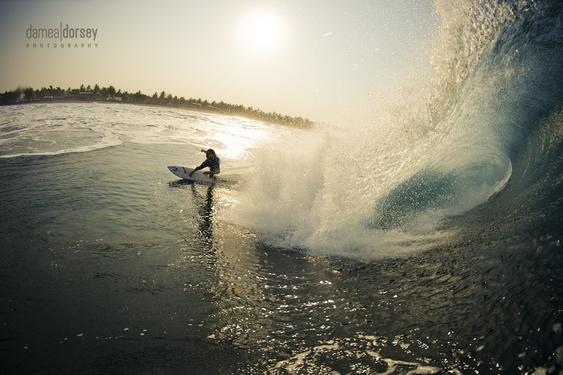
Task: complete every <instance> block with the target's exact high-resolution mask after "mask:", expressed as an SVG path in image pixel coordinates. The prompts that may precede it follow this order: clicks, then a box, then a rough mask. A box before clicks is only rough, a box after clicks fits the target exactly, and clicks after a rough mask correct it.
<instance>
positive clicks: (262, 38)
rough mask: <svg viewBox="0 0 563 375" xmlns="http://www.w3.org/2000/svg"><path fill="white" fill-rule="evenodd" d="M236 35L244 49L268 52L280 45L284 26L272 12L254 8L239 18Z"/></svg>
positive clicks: (262, 52) (261, 52) (259, 52)
mask: <svg viewBox="0 0 563 375" xmlns="http://www.w3.org/2000/svg"><path fill="white" fill-rule="evenodd" d="M238 36H239V41H240V43H241V45H242V46H243V47H244V48H245V49H246V50H249V51H252V52H254V53H258V54H270V53H272V52H274V51H276V50H278V49H279V48H280V47H281V44H282V42H283V36H284V28H283V25H282V22H281V19H280V17H279V16H277V15H276V14H275V13H274V12H271V11H267V10H254V11H251V12H248V13H247V14H245V15H243V17H242V18H241V19H240V23H239V33H238Z"/></svg>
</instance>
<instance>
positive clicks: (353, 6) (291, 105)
mask: <svg viewBox="0 0 563 375" xmlns="http://www.w3.org/2000/svg"><path fill="white" fill-rule="evenodd" d="M59 22H62V23H63V24H67V23H68V24H69V25H70V26H73V27H95V28H97V29H98V34H97V43H98V47H97V48H91V49H87V48H64V49H61V48H52V47H51V48H42V49H41V48H35V49H34V48H29V47H26V43H27V42H30V40H29V39H26V29H27V28H28V27H29V25H30V24H32V25H33V26H34V27H58V25H59ZM435 30H436V19H435V15H434V12H433V8H432V3H431V1H429V0H396V1H385V0H341V1H336V0H331V1H327V0H274V1H246V0H206V1H186V0H183V1H180V0H178V1H174V0H160V1H145V0H135V1H126V0H113V1H109V0H108V1H106V0H103V1H102V0H91V1H88V0H83V1H32V0H28V1H0V46H1V51H2V52H1V53H0V90H2V91H4V90H8V89H14V88H16V87H17V86H32V87H40V86H48V85H50V84H52V85H53V86H61V87H68V86H72V87H77V86H79V85H80V84H81V83H84V84H91V85H93V84H95V83H98V84H100V85H110V84H112V85H114V86H115V87H117V88H122V89H126V90H128V91H136V90H142V91H143V92H144V93H148V94H152V93H153V92H155V91H159V92H160V91H161V90H165V91H166V92H170V93H172V94H176V95H178V96H185V97H186V98H187V97H201V98H206V99H209V100H218V101H219V100H223V101H226V102H231V103H237V104H244V105H250V106H254V107H257V108H260V109H263V110H265V111H278V112H282V113H287V114H291V115H302V116H307V117H310V118H312V119H314V120H321V121H331V122H334V121H347V120H349V119H351V118H354V117H355V115H360V114H362V113H365V112H366V109H367V108H368V107H369V105H370V100H371V95H372V94H373V92H374V91H375V90H379V89H381V88H383V87H386V86H389V85H392V84H393V83H395V82H396V81H397V79H398V78H399V77H400V76H401V75H402V74H404V73H405V72H406V71H408V69H409V67H410V66H411V65H412V64H414V62H415V61H416V60H421V58H422V59H423V58H426V57H427V54H428V47H429V45H430V42H431V39H432V36H433V35H434V33H435Z"/></svg>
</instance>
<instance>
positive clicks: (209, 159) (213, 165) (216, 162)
mask: <svg viewBox="0 0 563 375" xmlns="http://www.w3.org/2000/svg"><path fill="white" fill-rule="evenodd" d="M201 152H205V157H206V159H205V160H204V161H203V163H201V165H200V166H199V167H195V168H194V170H193V171H191V172H190V177H191V176H192V175H193V174H194V172H195V171H199V170H200V169H203V168H205V167H209V171H205V172H203V174H206V175H209V177H210V178H215V175H216V174H219V173H221V159H219V158H218V157H217V154H216V153H215V151H214V150H213V149H211V148H210V149H207V150H205V149H203V148H202V149H201Z"/></svg>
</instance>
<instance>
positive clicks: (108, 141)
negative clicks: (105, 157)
mask: <svg viewBox="0 0 563 375" xmlns="http://www.w3.org/2000/svg"><path fill="white" fill-rule="evenodd" d="M120 144H122V141H121V140H120V139H119V138H118V137H117V136H114V135H112V136H107V137H105V138H103V139H102V141H101V142H98V143H96V144H93V145H87V146H78V147H73V148H66V149H62V150H56V151H38V152H22V153H16V154H7V155H0V159H9V158H17V157H25V156H48V155H62V154H71V153H79V152H90V151H95V150H100V149H104V148H108V147H114V146H119V145H120Z"/></svg>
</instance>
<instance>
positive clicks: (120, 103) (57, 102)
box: [0, 99, 314, 129]
mask: <svg viewBox="0 0 563 375" xmlns="http://www.w3.org/2000/svg"><path fill="white" fill-rule="evenodd" d="M59 103H73V104H87V103H100V104H110V105H132V106H140V107H156V108H170V109H181V110H184V111H192V112H201V113H206V114H210V115H213V114H215V115H224V116H238V117H243V118H245V119H248V120H258V121H264V122H269V123H273V124H276V125H282V126H289V127H299V128H307V129H310V128H312V127H313V126H314V125H310V126H293V125H288V124H283V123H277V122H275V121H269V120H265V119H257V118H253V117H250V116H245V115H244V114H241V113H227V112H222V111H219V110H213V109H202V108H195V107H193V108H192V107H190V108H188V107H179V106H169V105H162V104H152V103H135V102H115V101H105V100H79V99H53V100H35V101H26V102H19V103H7V104H6V103H0V107H7V106H11V105H28V104H59Z"/></svg>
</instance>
